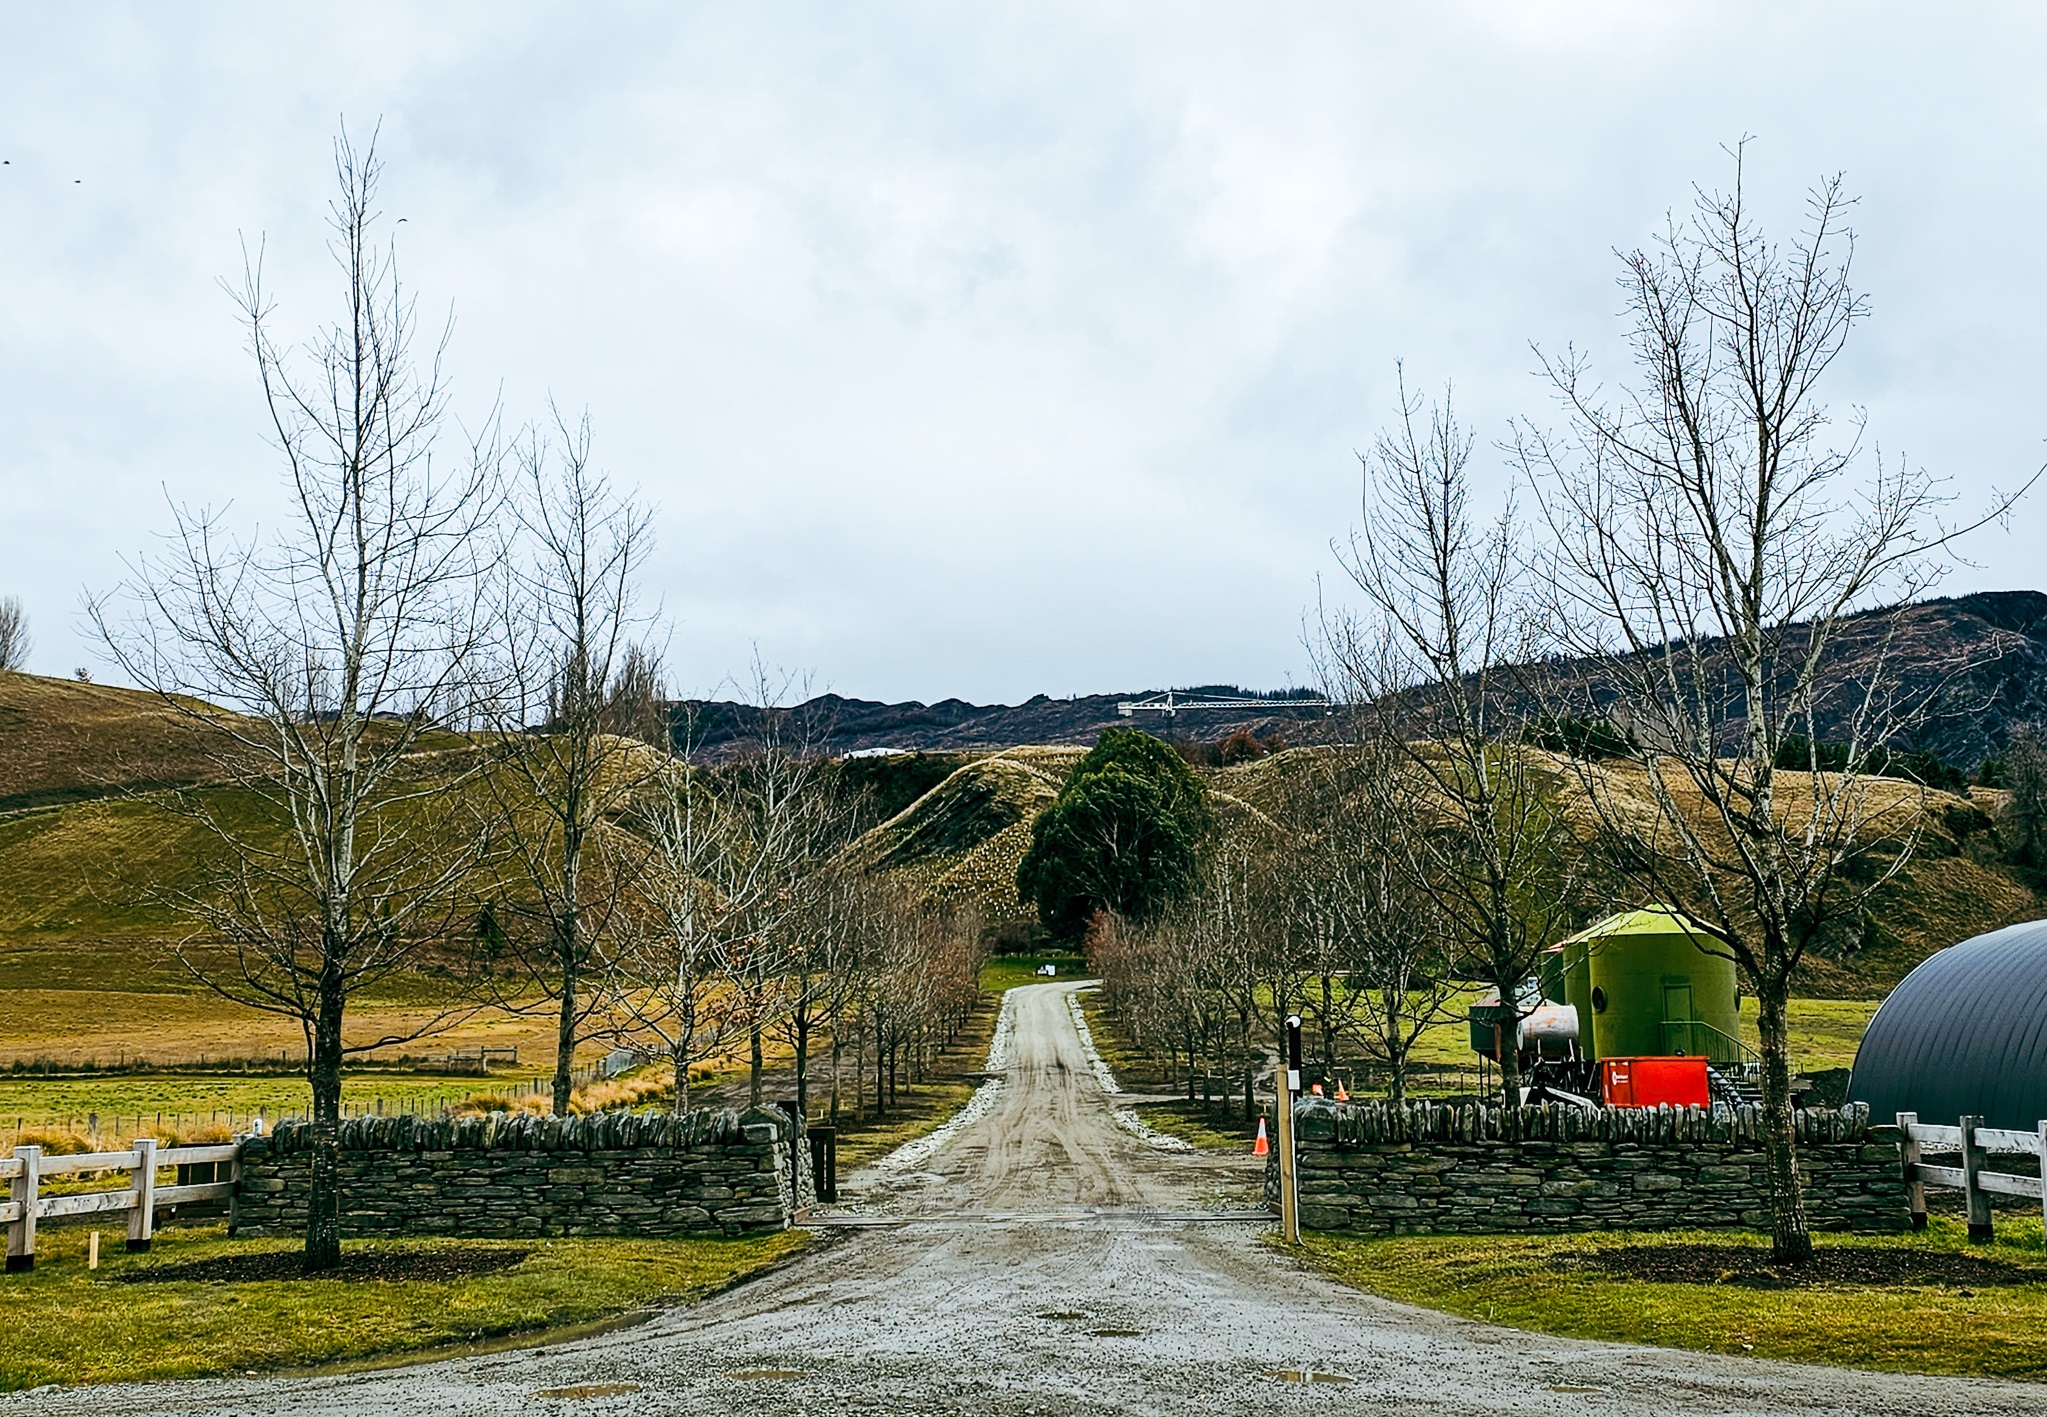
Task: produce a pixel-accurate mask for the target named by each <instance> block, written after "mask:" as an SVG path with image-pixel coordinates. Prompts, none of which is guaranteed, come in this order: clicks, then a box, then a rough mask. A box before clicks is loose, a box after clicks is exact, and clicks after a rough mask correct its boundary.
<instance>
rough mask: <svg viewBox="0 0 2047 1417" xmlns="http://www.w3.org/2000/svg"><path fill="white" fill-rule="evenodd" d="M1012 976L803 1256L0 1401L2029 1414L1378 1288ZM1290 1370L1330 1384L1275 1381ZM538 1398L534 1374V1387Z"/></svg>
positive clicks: (1968, 1394)
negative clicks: (548, 1331)
mask: <svg viewBox="0 0 2047 1417" xmlns="http://www.w3.org/2000/svg"><path fill="white" fill-rule="evenodd" d="M1075 987H1076V986H1074V985H1071V984H1047V985H1037V986H1033V987H1031V988H1028V989H1019V990H1014V991H1012V992H1011V994H1010V996H1009V1003H1008V1005H1007V1006H1006V1010H1005V1018H1004V1022H1003V1024H1002V1025H1001V1026H1000V1027H999V1028H998V1031H997V1038H996V1043H995V1050H994V1055H993V1056H992V1058H991V1071H996V1072H999V1074H1000V1076H1001V1078H1002V1081H1001V1082H1000V1083H999V1084H996V1085H994V1086H991V1087H990V1088H988V1089H985V1090H984V1092H983V1093H982V1094H981V1095H980V1096H978V1097H977V1098H976V1100H975V1102H974V1103H973V1104H971V1105H970V1108H969V1111H968V1112H967V1113H966V1114H963V1120H961V1121H959V1122H958V1124H957V1125H956V1126H954V1127H953V1128H952V1129H951V1131H950V1132H949V1134H947V1135H946V1136H944V1137H943V1138H941V1139H940V1141H939V1143H938V1144H937V1145H936V1146H935V1147H933V1148H931V1149H930V1150H929V1152H928V1154H927V1155H924V1156H921V1157H920V1156H917V1155H915V1154H912V1155H911V1156H910V1157H908V1158H903V1159H901V1160H900V1161H898V1162H897V1163H896V1164H893V1165H890V1166H885V1167H883V1168H880V1169H878V1170H877V1171H876V1172H874V1173H870V1174H869V1175H867V1176H864V1177H862V1178H860V1182H861V1185H860V1193H859V1197H858V1199H857V1200H856V1201H855V1202H854V1203H852V1204H850V1205H848V1206H847V1207H845V1209H844V1211H843V1213H842V1217H841V1218H842V1219H846V1220H853V1221H859V1220H861V1219H862V1218H865V1219H866V1220H867V1221H868V1222H870V1225H869V1228H858V1227H847V1228H842V1229H837V1230H830V1231H827V1232H826V1233H825V1234H824V1236H823V1237H822V1238H823V1241H824V1243H822V1244H821V1245H820V1246H819V1247H818V1248H817V1249H816V1250H815V1251H814V1252H813V1253H811V1254H810V1255H808V1256H806V1257H805V1258H804V1259H802V1260H801V1261H799V1262H798V1263H797V1264H795V1265H793V1266H791V1267H790V1268H788V1269H785V1270H783V1271H781V1272H780V1273H778V1274H775V1275H772V1276H769V1277H767V1278H765V1279H762V1280H758V1281H755V1282H754V1283H752V1284H748V1285H744V1286H742V1287H740V1288H738V1289H736V1290H734V1291H732V1292H731V1293H729V1294H726V1295H724V1296H722V1297H720V1298H718V1299H714V1300H712V1301H710V1302H708V1303H705V1304H702V1305H699V1306H697V1307H695V1308H692V1309H688V1310H685V1311H680V1312H677V1313H674V1314H671V1315H668V1316H666V1317H663V1318H661V1319H658V1320H656V1321H655V1322H653V1323H650V1324H648V1325H645V1326H643V1327H640V1328H636V1329H632V1330H629V1331H624V1332H618V1333H613V1334H611V1335H608V1336H606V1337H603V1338H598V1339H592V1340H587V1341H584V1342H580V1343H574V1344H567V1345H563V1346H560V1347H554V1348H548V1349H541V1350H522V1351H517V1352H508V1353H499V1354H493V1355H488V1356H479V1357H473V1358H461V1359H453V1360H449V1361H445V1362H440V1363H434V1364H430V1365H422V1366H418V1367H412V1368H404V1369H397V1370H390V1371H385V1372H375V1373H361V1374H353V1375H347V1376H336V1377H322V1378H310V1379H296V1380H291V1379H280V1380H271V1381H246V1382H231V1383H193V1384H174V1385H164V1386H156V1387H147V1388H118V1389H113V1390H106V1389H101V1390H97V1391H74V1392H46V1393H29V1394H22V1395H19V1396H17V1397H15V1398H13V1399H11V1400H10V1401H8V1402H5V1403H0V1412H4V1411H21V1412H48V1413H80V1414H88V1413H89V1414H93V1417H116V1414H131V1413H132V1414H141V1413H145V1412H146V1413H152V1414H160V1413H197V1412H207V1413H238V1414H255V1413H289V1414H292V1415H293V1417H315V1414H341V1413H347V1414H369V1413H387V1412H389V1413H419V1414H427V1413H436V1414H438V1413H477V1414H482V1413H489V1414H494V1415H495V1414H503V1413H513V1412H557V1411H559V1412H576V1413H584V1412H589V1413H633V1414H641V1413H742V1414H750V1413H777V1414H781V1413H797V1412H801V1413H827V1414H839V1413H879V1412H891V1413H976V1414H979V1413H993V1414H1093V1413H1147V1414H1154V1413H1155V1414H1181V1413H1188V1414H1201V1417H1224V1414H1239V1413H1293V1412H1316V1413H1320V1412H1343V1413H1363V1412H1369V1413H1384V1412H1400V1413H1409V1412H1413V1413H1477V1412H1486V1413H1516V1414H1522V1413H1526V1414H1536V1413H1544V1414H1549V1413H1592V1414H1643V1417H1649V1414H1655V1417H1665V1415H1666V1414H1668V1413H1670V1412H1671V1411H1673V1410H1675V1409H1680V1408H1681V1409H1682V1410H1683V1411H1684V1412H1685V1413H1686V1414H1687V1417H1711V1415H1712V1414H1721V1413H1763V1412H1767V1413H1780V1412H1782V1413H1789V1412H1797V1413H1829V1414H1832V1413H1879V1412H1881V1413H1886V1414H1890V1413H1897V1412H1907V1411H1909V1412H1914V1413H1924V1414H1964V1413H1967V1414H1976V1413H1986V1414H1987V1413H1999V1414H2005V1413H2009V1414H2019V1413H2028V1414H2032V1413H2038V1412H2040V1411H2042V1410H2043V1409H2047V1389H2043V1388H2034V1387H2027V1386H2023V1385H2017V1384H1995V1383H1973V1382H1963V1381H1956V1380H1952V1379H1928V1378H1896V1377H1885V1376H1879V1375H1870V1374H1859V1373H1847V1372H1836V1371H1830V1370H1819V1369H1807V1368H1795V1367H1789V1366H1784V1365H1779V1364H1769V1363H1760V1362H1753V1361H1747V1360H1739V1359H1726V1358H1714V1357H1706V1356H1701V1355H1697V1354H1680V1353H1670V1352H1663V1351H1659V1350H1655V1349H1643V1348H1626V1347H1618V1346H1613V1345H1603V1344H1590V1343H1575V1342H1570V1341H1567V1340H1561V1339H1551V1338H1542V1337H1536V1336H1530V1335H1527V1334H1521V1333H1516V1332H1512V1331H1509V1330H1505V1329H1498V1328H1492V1327H1488V1326H1486V1325H1482V1324H1475V1323H1467V1322H1463V1321H1461V1320H1456V1319H1449V1318H1444V1317H1441V1316H1439V1315H1435V1314H1429V1313H1424V1312H1420V1311H1416V1310H1412V1309H1406V1308H1402V1307H1399V1306H1397V1305H1393V1304H1387V1303H1383V1302H1381V1301H1378V1300H1374V1299H1370V1298H1367V1297H1364V1296H1362V1295H1359V1294H1356V1293H1353V1292H1352V1291H1350V1290H1347V1289H1343V1288H1340V1287H1339V1286H1337V1285H1334V1284H1331V1283H1329V1282H1327V1281H1325V1280H1323V1279H1321V1278H1319V1277H1317V1276H1314V1275H1312V1274H1309V1273H1306V1272H1304V1271H1302V1270H1300V1269H1298V1268H1296V1267H1295V1266H1294V1265H1292V1264H1291V1263H1290V1262H1289V1261H1288V1260H1287V1259H1285V1258H1284V1257H1282V1256H1280V1255H1278V1254H1275V1253H1274V1252H1273V1251H1271V1250H1270V1249H1268V1248H1266V1247H1264V1246H1263V1245H1261V1244H1260V1243H1259V1239H1258V1233H1259V1231H1260V1230H1261V1229H1262V1228H1264V1227H1263V1226H1262V1225H1261V1224H1260V1223H1258V1222H1255V1221H1247V1220H1244V1219H1235V1218H1230V1216H1231V1214H1232V1212H1233V1211H1235V1212H1238V1213H1241V1208H1242V1207H1243V1206H1244V1205H1245V1203H1246V1202H1247V1201H1248V1200H1249V1199H1250V1195H1251V1192H1252V1191H1253V1189H1254V1188H1255V1186H1256V1182H1257V1176H1256V1173H1255V1172H1253V1171H1251V1170H1250V1169H1249V1165H1248V1162H1247V1161H1246V1162H1239V1161H1235V1160H1232V1159H1227V1158H1225V1159H1216V1158H1210V1157H1202V1156H1194V1155H1189V1154H1187V1153H1184V1152H1182V1153H1174V1152H1170V1151H1165V1150H1160V1149H1158V1148H1156V1147H1153V1146H1150V1145H1147V1144H1146V1143H1145V1141H1143V1140H1142V1139H1141V1138H1140V1137H1139V1136H1138V1135H1137V1134H1135V1133H1133V1132H1132V1131H1131V1130H1129V1129H1128V1128H1127V1127H1125V1126H1123V1125H1119V1123H1118V1121H1117V1120H1116V1117H1115V1113H1114V1109H1113V1108H1112V1107H1111V1105H1110V1104H1109V1102H1108V1100H1107V1099H1106V1098H1105V1097H1104V1095H1103V1092H1102V1088H1101V1084H1100V1082H1099V1081H1098V1078H1097V1074H1096V1072H1095V1070H1094V1065H1093V1062H1092V1060H1091V1059H1090V1057H1089V1056H1088V1054H1087V1050H1086V1049H1085V1048H1084V1047H1083V1045H1082V1043H1081V1040H1080V1037H1079V1035H1078V1033H1077V1032H1076V1029H1075V1027H1074V1021H1073V1018H1072V1015H1071V1013H1070V1012H1069V1005H1068V999H1069V996H1070V995H1071V993H1072V991H1073V989H1074V988H1075ZM1303 1370H1308V1371H1315V1372H1320V1373H1325V1374H1331V1375H1336V1376H1338V1377H1340V1378H1343V1379H1347V1381H1311V1382H1302V1381H1298V1380H1296V1379H1294V1378H1289V1377H1287V1376H1285V1374H1287V1373H1290V1372H1291V1373H1294V1374H1299V1373H1301V1372H1302V1371H1303ZM557 1394H560V1395H557Z"/></svg>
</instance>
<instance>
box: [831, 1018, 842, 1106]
mask: <svg viewBox="0 0 2047 1417" xmlns="http://www.w3.org/2000/svg"><path fill="white" fill-rule="evenodd" d="M831 1028H832V1102H831V1108H832V1121H831V1124H832V1126H834V1127H836V1126H838V1125H839V1059H840V1057H841V1056H842V1055H843V1053H844V1052H845V1046H844V1045H843V1044H842V1043H841V1042H840V1041H839V1016H838V1015H837V1014H833V1015H832V1019H831Z"/></svg>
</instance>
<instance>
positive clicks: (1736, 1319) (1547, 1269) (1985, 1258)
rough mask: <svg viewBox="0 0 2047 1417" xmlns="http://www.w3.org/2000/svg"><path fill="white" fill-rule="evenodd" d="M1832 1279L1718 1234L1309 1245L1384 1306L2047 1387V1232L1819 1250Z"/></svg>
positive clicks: (1571, 1333)
mask: <svg viewBox="0 0 2047 1417" xmlns="http://www.w3.org/2000/svg"><path fill="white" fill-rule="evenodd" d="M1815 1242H1816V1244H1817V1246H1818V1248H1819V1264H1818V1267H1817V1268H1818V1272H1817V1273H1816V1274H1814V1275H1812V1276H1810V1277H1792V1276H1789V1275H1786V1274H1782V1273H1779V1272H1777V1271H1775V1270H1774V1269H1773V1268H1772V1267H1771V1266H1770V1265H1769V1264H1768V1258H1769V1251H1768V1241H1767V1240H1765V1239H1763V1238H1762V1237H1760V1236H1753V1235H1732V1234H1725V1233H1718V1232H1712V1233H1708V1232H1692V1233H1684V1232H1680V1233H1671V1234H1634V1235H1621V1234H1611V1235H1542V1236H1440V1235H1430V1236H1402V1237H1397V1238H1392V1239H1358V1238H1351V1237H1347V1236H1337V1235H1325V1234H1317V1233H1314V1232H1306V1233H1304V1234H1303V1235H1302V1244H1301V1249H1300V1250H1299V1251H1298V1253H1299V1254H1300V1256H1301V1257H1302V1258H1303V1259H1304V1260H1306V1261H1307V1262H1308V1263H1309V1264H1310V1265H1312V1266H1313V1267H1315V1268H1316V1269H1319V1270H1321V1271H1322V1272H1323V1273H1325V1274H1327V1275H1329V1276H1330V1277H1332V1278H1334V1279H1337V1280H1339V1281H1341V1282H1343V1283H1345V1284H1349V1285H1351V1286H1353V1287H1354V1288H1358V1289H1363V1290H1366V1291H1368V1292H1370V1293H1373V1294H1377V1295H1380V1296H1382V1297H1384V1298H1388V1299H1395V1300H1399V1301H1400V1302H1402V1303H1406V1304H1416V1305H1420V1306H1422V1307H1424V1308H1430V1309H1440V1310H1443V1311H1444V1312H1447V1313H1452V1314H1458V1315H1461V1316H1463V1317H1465V1318H1472V1319H1483V1320H1486V1321H1488V1322H1492V1323H1500V1324H1507V1325H1510V1326H1512V1327H1515V1328H1525V1329H1533V1330H1535V1331H1537V1332H1540V1333H1552V1334H1559V1335H1562V1336H1564V1337H1568V1338H1589V1339H1607V1340H1614V1341H1618V1342H1623V1343H1647V1344H1655V1345H1657V1346H1658V1347H1663V1348H1688V1349H1698V1350H1703V1351H1706V1352H1711V1353H1731V1354H1740V1355H1746V1356H1750V1357H1756V1358H1776V1359H1783V1360H1785V1361H1789V1362H1797V1363H1822V1364H1829V1365H1833V1366H1837V1367H1856V1368H1876V1369H1881V1370H1885V1371H1892V1372H1911V1373H1935V1374H1944V1375H1953V1376H1975V1377H2001V1378H2024V1379H2033V1380H2039V1379H2042V1378H2047V1254H2043V1253H2042V1249H2041V1239H2040V1224H2039V1222H2038V1221H2037V1220H2033V1221H2031V1222H2030V1223H2027V1222H2019V1221H2014V1222H2011V1223H2009V1225H2008V1227H2007V1226H2000V1229H1999V1235H1998V1242H1997V1243H1996V1244H1994V1245H1970V1244H1969V1243H1968V1242H1967V1239H1966V1232H1965V1228H1964V1227H1963V1226H1961V1225H1959V1224H1958V1223H1956V1222H1954V1221H1949V1220H1942V1219H1938V1218H1936V1219H1935V1220H1934V1222H1933V1223H1932V1224H1931V1225H1930V1226H1929V1227H1928V1228H1927V1229H1926V1230H1925V1231H1924V1232H1922V1233H1920V1234H1916V1235H1914V1234H1906V1235H1891V1236H1818V1237H1815Z"/></svg>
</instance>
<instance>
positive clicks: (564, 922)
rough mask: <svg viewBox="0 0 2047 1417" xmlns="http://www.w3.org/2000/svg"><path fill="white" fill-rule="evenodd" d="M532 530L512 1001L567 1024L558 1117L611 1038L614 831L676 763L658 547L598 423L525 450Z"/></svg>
mask: <svg viewBox="0 0 2047 1417" xmlns="http://www.w3.org/2000/svg"><path fill="white" fill-rule="evenodd" d="M520 461H521V463H522V469H521V473H522V475H521V478H520V483H521V488H522V495H521V496H520V497H519V498H518V499H517V500H516V502H515V503H514V505H515V507H516V508H517V514H518V526H519V531H520V533H521V534H520V537H519V545H518V552H519V553H520V554H519V555H517V556H516V557H508V558H507V562H506V576H505V593H504V595H503V597H502V601H501V605H500V616H499V621H500V623H499V626H498V633H497V644H498V653H499V655H500V660H501V662H500V665H499V669H500V682H499V685H498V694H497V695H496V697H495V698H494V700H493V701H492V703H491V706H490V708H491V721H492V727H493V729H494V732H493V735H492V739H493V742H492V747H493V752H492V758H493V770H492V771H491V772H490V773H489V774H488V775H487V776H486V779H485V780H486V781H487V782H488V783H489V784H490V786H491V789H492V793H493V796H494V798H495V800H496V804H497V808H498V810H497V813H496V819H497V823H498V830H499V835H500V839H501V845H502V846H503V847H504V850H503V851H502V852H501V853H500V854H499V855H498V857H497V858H496V861H497V864H498V867H499V871H498V883H499V886H500V890H501V895H500V905H501V907H502V908H501V909H500V910H499V911H498V912H497V913H496V919H497V923H498V926H499V928H500V929H501V930H503V931H506V932H507V943H508V944H509V945H510V946H511V948H510V949H508V950H506V951H504V952H503V953H502V956H501V959H500V961H499V963H500V964H501V965H502V966H506V967H504V968H501V969H500V970H498V971H496V972H495V973H494V978H496V980H497V982H498V985H499V987H498V989H497V991H496V992H497V994H498V997H499V1001H500V1003H502V1004H503V1005H504V1006H505V1007H508V1008H510V1009H512V1010H514V1011H515V1012H533V1011H538V1010H544V1011H546V1012H548V1013H551V1014H552V1015H553V1017H554V1019H555V1024H556V1029H555V1064H554V1111H555V1115H556V1116H566V1115H568V1110H569V1097H570V1093H571V1092H572V1090H573V1078H574V1068H575V1054H576V1048H577V1045H578V1044H580V1043H582V1042H583V1041H584V1039H585V1038H586V1037H588V1036H591V1035H593V1034H595V1033H598V1032H602V1031H604V1026H605V1023H604V1019H603V1010H604V1007H605V994H604V991H603V990H601V989H599V988H596V987H593V986H592V984H591V981H590V978H589V976H591V975H592V974H593V973H595V972H601V971H600V970H599V966H598V964H597V961H596V954H595V952H596V951H597V950H598V948H599V947H600V943H601V941H602V938H603V936H604V934H605V932H606V930H607V929H608V928H609V927H610V924H611V920H612V916H613V914H614V912H615V910H616V908H617V906H618V901H619V894H620V892H621V890H623V889H624V888H625V886H626V884H627V875H628V873H627V872H626V871H625V870H624V869H623V868H624V867H625V866H626V865H627V863H629V862H631V861H633V860H634V859H636V853H635V852H633V851H631V850H627V851H624V852H611V851H606V850H604V849H603V848H604V845H605V836H604V832H605V828H606V825H607V823H608V822H609V821H610V820H611V819H612V818H614V817H616V816H617V815H619V814H620V813H621V812H622V811H623V810H624V808H625V806H626V804H627V803H628V802H629V801H631V800H632V798H633V797H634V796H635V795H636V794H637V793H638V791H639V789H640V787H641V786H642V784H643V783H645V782H646V781H647V780H648V778H649V777H650V775H651V774H652V773H653V772H654V771H655V769H656V768H657V766H658V765H659V764H660V763H661V762H662V761H663V758H662V756H661V754H660V753H658V752H656V751H654V750H653V749H652V748H650V746H649V745H650V743H651V744H658V745H663V746H665V738H666V725H665V723H663V722H662V719H661V711H660V684H659V674H658V671H657V670H656V669H655V667H654V665H653V662H652V659H651V657H650V656H649V655H648V654H647V653H646V652H645V651H644V649H643V648H642V647H641V645H640V644H639V642H638V639H637V636H639V635H641V634H643V633H644V632H645V631H646V630H647V629H648V628H649V624H650V618H651V617H650V616H649V615H648V614H646V613H645V612H644V611H642V609H641V608H640V604H639V586H638V577H639V572H640V570H641V568H642V566H643V564H644V562H645V561H646V558H647V556H648V554H649V552H650V551H651V549H652V540H653V538H652V533H651V530H650V526H649V517H648V513H647V510H646V509H645V508H644V507H642V506H639V505H638V504H636V503H635V502H634V501H633V500H632V498H631V497H630V496H629V495H625V494H621V493H619V492H617V491H616V490H615V489H613V487H612V486H611V484H610V483H609V481H608V480H607V479H606V478H605V477H604V476H603V475H602V474H600V473H598V472H596V471H595V470H593V469H592V467H591V465H590V421H589V418H588V417H587V416H585V417H584V418H583V419H582V420H581V421H580V422H578V423H576V424H574V425H571V424H570V423H569V422H568V421H567V420H565V419H564V418H562V416H561V414H560V413H559V411H557V412H556V413H555V415H554V427H553V429H552V431H551V434H550V435H542V434H540V433H538V432H535V433H532V434H530V435H529V436H528V438H527V440H526V443H525V444H524V446H523V448H522V449H521V451H520Z"/></svg>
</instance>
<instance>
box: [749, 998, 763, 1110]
mask: <svg viewBox="0 0 2047 1417" xmlns="http://www.w3.org/2000/svg"><path fill="white" fill-rule="evenodd" d="M746 1044H747V1049H748V1052H747V1067H748V1074H747V1091H746V1095H747V1099H748V1105H750V1106H753V1107H758V1106H760V1105H761V1069H762V1068H763V1066H765V1064H766V1061H767V1059H766V1055H765V1053H764V1051H763V1049H762V1047H761V1026H760V1020H759V1019H755V1020H754V1021H753V1022H752V1023H750V1024H748V1025H747V1029H746Z"/></svg>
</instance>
